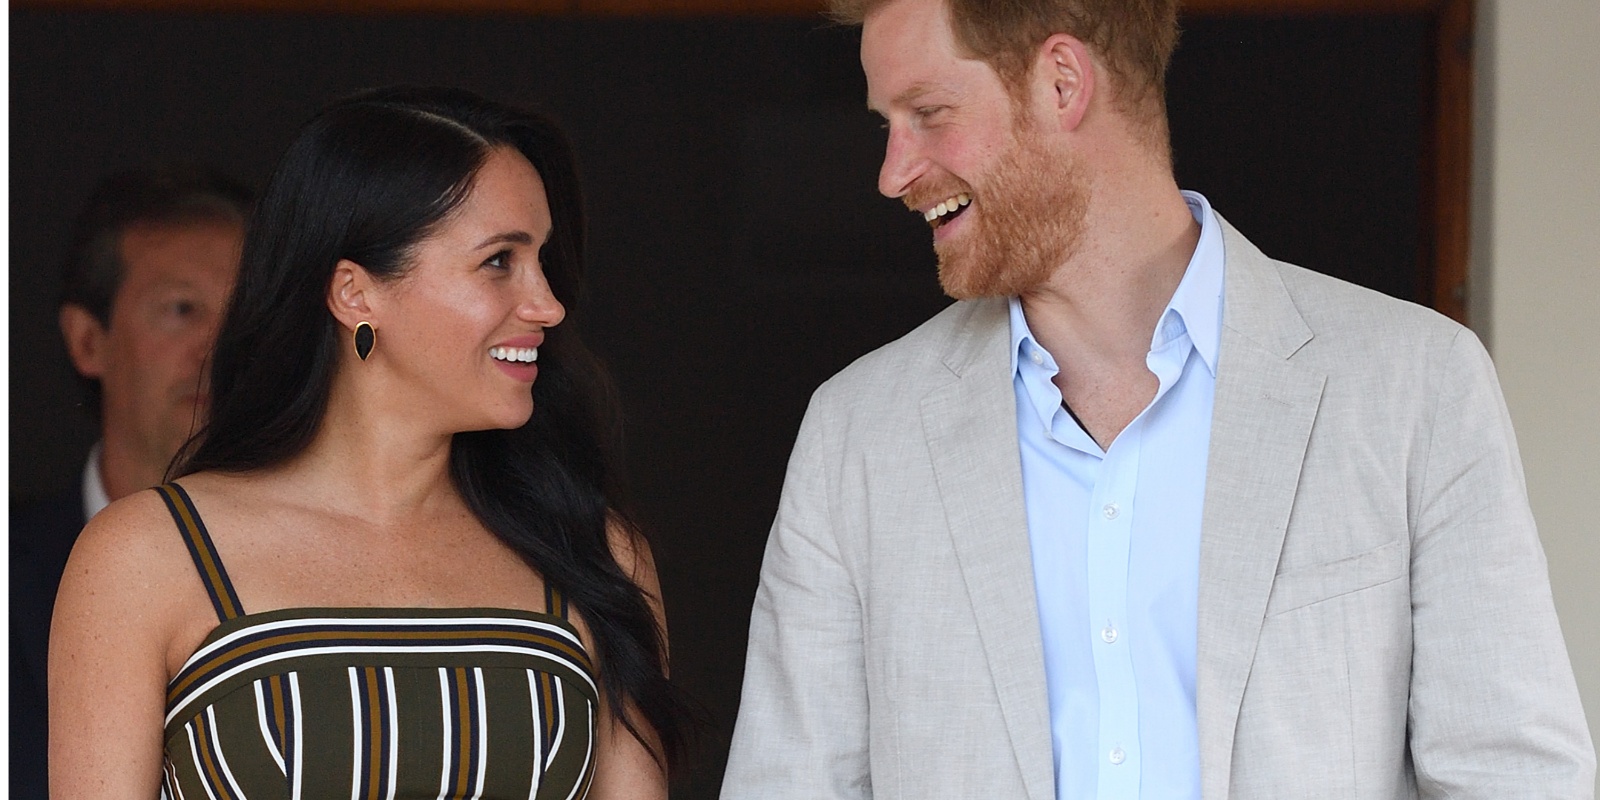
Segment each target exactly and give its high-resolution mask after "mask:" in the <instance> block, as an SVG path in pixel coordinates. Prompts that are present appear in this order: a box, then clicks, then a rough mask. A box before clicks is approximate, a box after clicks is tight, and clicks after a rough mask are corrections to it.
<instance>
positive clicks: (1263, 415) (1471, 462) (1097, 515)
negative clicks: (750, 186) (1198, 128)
mask: <svg viewBox="0 0 1600 800" xmlns="http://www.w3.org/2000/svg"><path fill="white" fill-rule="evenodd" d="M835 12H836V15H837V16H840V17H842V18H843V19H845V20H846V21H850V22H856V23H861V24H862V25H863V30H862V42H861V62H862V66H863V68H864V69H865V71H866V77H867V92H868V104H869V105H870V106H871V107H872V108H873V109H874V110H875V111H877V112H878V113H879V114H881V115H882V116H883V117H884V118H885V119H886V120H887V123H888V125H887V127H888V146H887V151H886V153H885V155H884V162H883V167H882V170H881V171H880V173H879V175H878V188H879V189H880V191H882V192H883V194H885V195H887V196H889V197H893V198H898V199H900V200H902V201H904V202H905V204H906V205H907V207H908V208H910V209H911V210H912V211H914V212H915V213H918V214H920V215H922V216H923V218H924V219H926V220H927V222H928V224H929V226H930V228H931V229H932V234H933V241H934V249H935V251H936V252H937V254H938V257H939V280H940V283H941V285H942V286H943V287H944V289H945V291H946V292H947V293H948V294H950V295H951V296H952V297H955V298H956V299H957V300H958V301H959V302H957V303H955V304H954V305H953V306H951V307H950V308H949V309H947V310H945V311H944V312H942V313H940V314H939V315H938V316H936V317H934V318H933V319H932V320H930V321H929V322H927V323H925V324H924V325H922V326H921V327H919V328H918V329H917V330H915V331H913V332H912V333H910V334H908V335H907V336H905V337H904V338H902V339H901V340H899V341H897V342H894V343H891V344H889V345H887V346H886V347H884V348H882V349H880V350H878V351H876V352H874V353H872V354H870V355H868V356H866V357H864V358H862V359H861V360H860V361H858V362H856V363H855V364H853V365H851V366H850V367H849V368H847V369H845V370H844V371H843V372H841V373H840V374H839V375H838V376H836V377H834V378H833V379H832V380H830V381H829V382H828V383H826V384H824V385H823V386H822V387H821V388H820V389H818V391H817V393H816V395H815V396H814V397H813V399H812V403H811V407H810V409H809V410H808V412H807V414H806V419H805V422H804V424H803V425H802V427H801V431H800V435H799V439H798V441H797V442H796V445H795V449H794V454H793V456H792V458H791V460H790V464H789V472H788V477H787V480H786V482H785V486H784V494H783V499H782V501H781V504H780V507H779V510H778V517H777V520H776V522H775V523H774V525H773V530H772V535H771V538H770V540H769V542H768V546H767V553H766V558H765V562H764V564H763V567H762V578H761V587H760V589H759V590H758V592H757V595H756V601H755V608H754V612H753V614H752V622H751V633H750V650H749V658H748V663H747V667H746V672H745V686H744V693H743V699H742V704H741V708H740V713H739V722H738V727H737V730H736V733H735V737H734V742H733V750H732V753H731V755H730V759H729V764H728V771H727V777H726V780H725V783H724V785H723V793H722V795H723V797H724V798H727V799H730V800H731V799H735V798H791V797H792V798H806V800H818V799H819V798H866V797H874V796H878V797H895V798H929V797H961V798H1031V800H1067V799H1068V798H1074V799H1076V798H1163V799H1165V798H1207V799H1208V800H1213V799H1214V800H1221V798H1227V797H1239V798H1256V797H1259V798H1287V797H1329V798H1352V797H1367V798H1395V799H1396V800H1399V798H1413V797H1419V796H1421V797H1441V798H1442V797H1451V798H1465V797H1481V798H1503V797H1546V798H1548V797H1569V798H1588V797H1591V796H1592V791H1593V781H1594V752H1593V747H1592V745H1591V743H1590V742H1589V737H1588V733H1587V728H1586V726H1585V723H1584V718H1583V711H1582V707H1581V706H1580V704H1579V700H1578V696H1577V689H1576V686H1575V683H1574V680H1573V677H1572V670H1571V665H1570V663H1569V662H1568V659H1567V654H1566V649H1565V646H1564V644H1563V641H1562V637H1561V631H1560V628H1559V626H1558V624H1557V621H1556V617H1555V611H1554V607H1553V604H1552V602H1551V599H1550V589H1549V585H1548V578H1547V577H1546V572H1545V563H1544V556H1543V553H1542V551H1541V549H1540V545H1539V539H1538V535H1537V532H1536V531H1535V529H1534V524H1533V518H1532V515H1531V513H1530V512H1529V509H1528V503H1527V498H1526V495H1525V491H1524V488H1523V483H1522V473H1521V466H1520V464H1519V462H1518V456H1517V452H1516V445H1515V441H1514V439H1513V437H1512V434H1511V428H1510V421H1509V419H1508V417H1507V414H1506V411H1505V407H1504V403H1503V401H1502V400H1501V396H1500V392H1499V388H1498V385H1497V384H1496V381H1495V377H1494V372H1493V367H1492V365H1491V364H1490V362H1489V359H1488V356H1487V354H1486V353H1485V352H1484V350H1483V348H1482V346H1481V345H1480V344H1479V343H1478V341H1477V339H1476V338H1475V337H1474V336H1473V335H1472V334H1471V332H1469V331H1467V330H1465V329H1464V328H1462V327H1461V326H1459V325H1457V324H1455V323H1453V322H1451V321H1450V320H1448V319H1445V318H1444V317H1441V316H1439V315H1438V314H1435V313H1433V312H1432V311H1429V310H1427V309H1423V308H1420V307H1417V306H1415V305H1411V304H1407V303H1403V302H1400V301H1397V300H1393V299H1390V298H1386V297H1383V296H1381V295H1378V294H1376V293H1374V292H1370V291H1367V290H1364V289H1360V288H1357V287H1355V286H1351V285H1349V284H1345V283H1342V282H1340V281H1337V280H1334V279H1332V278H1328V277H1325V276H1321V275H1317V274H1315V273H1311V272H1308V271H1306V270H1303V269H1300V268H1298V267H1294V266H1291V265H1288V264H1284V263H1281V262H1277V261H1273V260H1272V259H1270V258H1268V257H1267V256H1265V255H1263V254H1262V253H1261V252H1260V251H1259V250H1257V249H1256V248H1255V247H1254V246H1253V245H1251V244H1250V242H1249V241H1248V240H1247V239H1245V238H1244V236H1242V235H1241V234H1240V233H1239V232H1238V231H1236V230H1234V229H1233V228H1232V227H1230V226H1229V225H1228V224H1227V223H1226V222H1225V221H1224V220H1223V219H1222V217H1221V216H1220V215H1218V214H1217V213H1216V212H1215V211H1214V210H1212V208H1211V207H1210V204H1209V203H1208V202H1207V201H1206V199H1205V198H1204V197H1203V196H1201V195H1199V194H1195V193H1192V192H1183V191H1180V190H1179V188H1178V186H1177V185H1176V183H1175V181H1174V178H1173V173H1172V159H1171V154H1170V150H1169V146H1168V136H1167V128H1166V121H1165V102H1164V96H1163V81H1164V73H1165V70H1166V64H1167V61H1168V58H1169V57H1170V55H1171V52H1172V48H1173V46H1174V44H1175V42H1176V38H1177V25H1176V3H1175V2H1174V0H1012V1H1011V2H994V0H987V1H985V0H839V2H838V3H837V5H836V8H835Z"/></svg>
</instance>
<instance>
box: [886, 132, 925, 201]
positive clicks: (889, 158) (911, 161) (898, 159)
mask: <svg viewBox="0 0 1600 800" xmlns="http://www.w3.org/2000/svg"><path fill="white" fill-rule="evenodd" d="M926 169H927V159H926V158H924V157H923V155H922V153H921V151H920V150H919V149H918V148H917V145H916V140H915V138H914V137H912V136H911V135H910V134H909V133H907V132H905V131H903V130H902V129H900V128H899V126H896V125H893V124H891V125H890V126H889V143H888V144H887V145H885V146H884V149H883V166H882V167H880V168H879V169H878V191H879V192H881V193H882V194H883V196H884V197H903V196H904V195H905V193H906V190H907V189H908V188H909V187H910V186H911V183H912V182H913V181H915V180H916V179H917V178H918V176H920V175H922V173H923V172H924V171H925V170H926Z"/></svg>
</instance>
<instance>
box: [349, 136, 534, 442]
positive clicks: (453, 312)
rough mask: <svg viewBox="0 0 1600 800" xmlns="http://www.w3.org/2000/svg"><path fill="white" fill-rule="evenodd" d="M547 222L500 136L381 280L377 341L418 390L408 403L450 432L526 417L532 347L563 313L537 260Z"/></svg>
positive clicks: (528, 173) (405, 382)
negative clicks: (464, 189)
mask: <svg viewBox="0 0 1600 800" xmlns="http://www.w3.org/2000/svg"><path fill="white" fill-rule="evenodd" d="M550 227H551V221H550V206H549V204H548V203H547V202H546V200H545V194H544V182H543V181H541V180H540V179H539V173H538V172H537V171H536V170H535V169H534V168H533V165H532V164H530V163H529V162H528V160H527V159H526V158H524V157H523V155H522V154H521V153H519V152H517V151H516V150H513V149H511V148H509V147H498V148H496V149H495V150H494V151H493V152H492V153H491V154H490V155H489V157H488V159H487V160H485V161H484V163H483V166H482V167H481V168H479V170H478V174H477V176H476V179H475V180H474V183H473V187H472V190H471V192H470V193H469V194H468V195H467V197H466V199H465V200H464V201H462V203H461V204H460V205H459V206H457V207H456V209H455V210H454V211H452V212H451V214H450V215H449V216H447V217H446V218H445V219H444V220H443V221H442V222H441V223H440V225H439V227H438V229H437V230H436V231H435V232H434V233H433V235H431V236H429V237H428V238H426V239H423V240H422V241H420V242H419V243H418V244H417V246H416V248H415V249H414V251H413V256H412V259H413V263H412V266H411V268H410V270H408V271H407V272H406V274H405V275H404V276H403V277H401V278H400V279H399V280H397V281H394V282H392V283H389V284H383V285H380V287H379V288H378V297H377V299H378V300H379V301H380V303H381V305H382V309H381V314H379V315H378V316H379V317H380V320H379V327H378V342H377V347H376V350H377V351H382V354H383V356H384V361H385V362H386V366H387V367H388V368H389V369H391V370H393V371H394V373H395V377H396V378H398V379H399V383H400V385H402V386H405V387H408V388H409V387H417V389H418V390H419V392H418V396H417V400H418V403H419V405H420V407H417V408H413V409H409V410H410V411H412V412H414V413H417V414H423V415H426V417H425V418H426V419H429V420H430V421H431V422H433V423H437V424H441V425H444V426H446V427H447V429H449V430H452V431H464V430H485V429H489V428H516V427H519V426H521V425H522V424H523V423H526V422H527V421H528V417H529V416H530V415H531V414H532V413H533V393H532V385H533V381H534V379H535V377H536V376H537V375H538V366H537V364H536V361H535V359H536V358H537V353H538V347H539V345H540V344H542V343H543V342H544V333H545V329H546V328H549V327H551V326H553V325H555V324H556V323H558V322H560V321H561V318H562V317H563V316H565V314H566V309H564V308H563V307H562V306H561V302H560V301H558V300H557V299H556V297H555V295H554V294H553V293H551V291H550V284H549V283H548V282H547V281H546V280H545V275H544V269H543V267H542V266H541V265H540V263H539V248H540V246H541V245H543V244H544V242H545V240H546V239H547V238H549V236H550ZM407 394H409V392H407Z"/></svg>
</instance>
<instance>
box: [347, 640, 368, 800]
mask: <svg viewBox="0 0 1600 800" xmlns="http://www.w3.org/2000/svg"><path fill="white" fill-rule="evenodd" d="M350 719H351V725H350V730H351V732H352V734H353V735H354V736H355V747H353V748H351V752H352V753H353V754H354V757H353V758H351V760H350V761H351V763H350V800H361V723H362V722H364V721H365V720H363V719H362V714H361V685H360V684H359V683H358V682H357V678H356V668H355V667H351V668H350Z"/></svg>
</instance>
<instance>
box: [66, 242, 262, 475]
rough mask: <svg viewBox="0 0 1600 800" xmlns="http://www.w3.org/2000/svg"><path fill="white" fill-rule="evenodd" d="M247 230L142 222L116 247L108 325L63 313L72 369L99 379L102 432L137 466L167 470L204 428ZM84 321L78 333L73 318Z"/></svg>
mask: <svg viewBox="0 0 1600 800" xmlns="http://www.w3.org/2000/svg"><path fill="white" fill-rule="evenodd" d="M243 239H244V231H243V228H242V226H240V225H239V224H237V223H231V222H225V221H220V220H219V221H201V222H191V223H182V224H146V225H136V226H132V227H130V228H128V229H127V230H125V231H124V232H123V234H122V239H121V243H120V247H121V255H122V264H123V273H122V284H121V286H120V288H119V289H118V290H117V295H116V297H115V298H114V300H113V302H112V305H111V320H110V324H109V326H102V325H101V324H100V322H99V321H98V320H95V319H94V318H93V317H92V316H89V315H88V312H87V311H84V310H83V309H78V308H74V307H72V306H68V307H67V308H65V309H63V312H62V325H63V328H64V329H66V330H67V338H68V346H69V349H70V350H71V351H72V358H73V363H74V365H75V366H76V367H77V368H78V371H79V372H80V373H82V374H83V375H84V376H86V377H90V378H98V379H99V381H100V386H101V389H102V392H103V396H102V406H101V408H102V420H103V430H102V433H103V435H104V437H105V438H106V440H107V442H108V445H109V443H110V442H111V441H113V440H115V441H117V442H119V443H120V445H121V446H122V447H123V448H125V452H128V453H129V454H130V455H133V456H135V457H136V458H138V460H139V461H141V462H143V463H145V464H150V465H155V464H161V465H164V464H165V463H166V462H167V461H168V460H170V459H171V458H172V456H173V454H175V453H176V452H177V450H178V448H179V447H180V446H182V444H183V442H184V440H186V439H187V438H188V437H189V435H190V433H192V432H193V431H194V430H196V429H197V428H198V427H199V425H200V424H201V423H202V422H203V415H204V413H205V411H206V406H207V403H208V400H209V398H208V391H209V390H208V387H207V386H206V385H205V382H204V377H205V376H204V368H205V365H206V363H207V358H208V356H209V354H210V351H211V346H212V343H213V342H214V341H215V338H216V334H217V327H218V325H219V323H220V322H221V321H222V314H223V309H224V306H225V304H226V303H227V299H228V294H229V292H230V291H231V290H232V287H233V280H234V277H235V275H237V273H238V271H239V249H240V246H241V244H242V242H243ZM73 313H77V314H80V315H82V316H85V317H88V319H87V320H82V319H79V320H78V322H77V323H76V324H77V327H78V330H79V333H77V334H76V335H75V334H74V330H73V327H74V326H73V324H71V323H70V322H69V316H70V315H71V314H73Z"/></svg>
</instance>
